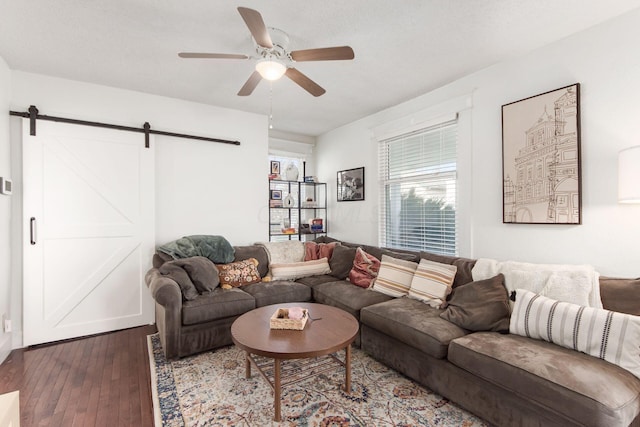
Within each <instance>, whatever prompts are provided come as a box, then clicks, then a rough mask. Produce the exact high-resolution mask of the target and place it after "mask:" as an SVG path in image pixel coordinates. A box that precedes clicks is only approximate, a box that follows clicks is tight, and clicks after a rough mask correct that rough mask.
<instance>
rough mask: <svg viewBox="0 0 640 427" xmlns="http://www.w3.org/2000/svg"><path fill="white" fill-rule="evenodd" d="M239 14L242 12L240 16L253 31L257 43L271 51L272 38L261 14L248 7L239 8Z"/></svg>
mask: <svg viewBox="0 0 640 427" xmlns="http://www.w3.org/2000/svg"><path fill="white" fill-rule="evenodd" d="M238 12H240V16H242V19H244V23H245V24H247V27H249V31H251V35H252V36H253V38H254V39H255V41H256V43H258V44H259V45H260V46H262V47H266V48H268V49H271V48H272V47H273V42H272V41H271V36H269V31H268V30H267V26H266V25H264V21H263V20H262V15H260V12H258V11H257V10H253V9H249V8H247V7H239V8H238Z"/></svg>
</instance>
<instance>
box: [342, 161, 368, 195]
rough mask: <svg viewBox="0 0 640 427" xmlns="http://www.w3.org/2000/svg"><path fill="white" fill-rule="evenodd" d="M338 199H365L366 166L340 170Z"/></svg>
mask: <svg viewBox="0 0 640 427" xmlns="http://www.w3.org/2000/svg"><path fill="white" fill-rule="evenodd" d="M337 182H338V193H337V194H338V201H339V202H355V201H360V200H364V167H361V168H354V169H347V170H343V171H339V172H338V179H337Z"/></svg>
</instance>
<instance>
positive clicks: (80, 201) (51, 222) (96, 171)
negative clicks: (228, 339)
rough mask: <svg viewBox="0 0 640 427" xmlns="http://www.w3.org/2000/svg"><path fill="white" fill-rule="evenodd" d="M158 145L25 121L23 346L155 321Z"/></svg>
mask: <svg viewBox="0 0 640 427" xmlns="http://www.w3.org/2000/svg"><path fill="white" fill-rule="evenodd" d="M152 142H153V140H152ZM153 146H154V144H153V143H152V144H151V148H144V135H143V134H140V133H132V132H125V131H118V130H111V129H104V128H95V127H88V126H78V125H70V124H61V123H53V122H47V121H43V120H38V121H37V135H36V136H30V135H29V120H28V119H23V174H24V191H23V194H24V205H23V213H24V217H25V218H24V222H23V230H24V233H23V234H24V241H23V247H24V292H23V301H24V345H25V346H28V345H34V344H40V343H44V342H51V341H57V340H62V339H67V338H74V337H78V336H84V335H90V334H95V333H101V332H106V331H111V330H116V329H122V328H128V327H133V326H139V325H143V324H150V323H153V319H154V304H153V300H152V299H151V296H150V295H149V291H148V290H147V288H146V285H145V283H144V275H145V273H146V272H147V270H148V269H149V268H150V265H151V258H152V255H153V251H154V243H155V242H154V226H155V225H154V203H155V201H154V151H153V150H154V148H153Z"/></svg>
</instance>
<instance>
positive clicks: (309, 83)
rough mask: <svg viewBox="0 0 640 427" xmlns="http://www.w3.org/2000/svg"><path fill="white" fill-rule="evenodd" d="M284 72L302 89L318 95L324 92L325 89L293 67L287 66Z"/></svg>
mask: <svg viewBox="0 0 640 427" xmlns="http://www.w3.org/2000/svg"><path fill="white" fill-rule="evenodd" d="M285 74H286V75H287V77H289V78H290V79H291V80H293V81H294V82H296V83H297V84H298V85H299V86H300V87H301V88H302V89H304V90H306V91H307V92H309V93H310V94H311V95H313V96H320V95H323V94H324V93H325V92H326V90H324V89H323V88H322V87H321V86H319V85H318V84H317V83H316V82H314V81H313V80H311V79H310V78H309V77H307V76H305V75H304V74H302V73H301V72H300V71H298V70H296V69H295V68H287V72H286V73H285Z"/></svg>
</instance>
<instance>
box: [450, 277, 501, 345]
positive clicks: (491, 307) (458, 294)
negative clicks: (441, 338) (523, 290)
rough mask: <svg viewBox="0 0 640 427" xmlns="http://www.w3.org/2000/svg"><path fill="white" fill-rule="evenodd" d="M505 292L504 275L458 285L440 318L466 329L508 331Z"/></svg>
mask: <svg viewBox="0 0 640 427" xmlns="http://www.w3.org/2000/svg"><path fill="white" fill-rule="evenodd" d="M510 316H511V310H510V307H509V294H508V292H507V288H506V287H505V286H504V275H502V274H498V275H497V276H495V277H492V278H490V279H485V280H478V281H476V282H471V283H467V284H466V285H462V286H458V287H457V288H455V289H454V290H453V293H452V294H451V299H450V300H449V301H448V305H447V309H446V310H445V311H443V312H442V313H440V317H442V318H443V319H445V320H448V321H449V322H451V323H454V324H456V325H458V326H460V327H461V328H464V329H467V330H469V331H496V332H502V333H507V332H509V318H510Z"/></svg>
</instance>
